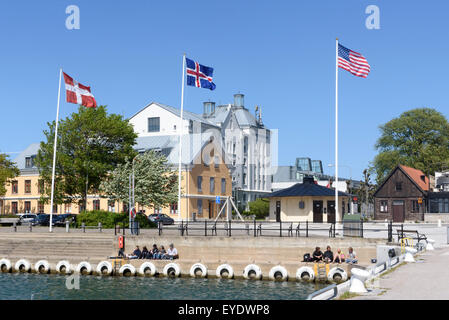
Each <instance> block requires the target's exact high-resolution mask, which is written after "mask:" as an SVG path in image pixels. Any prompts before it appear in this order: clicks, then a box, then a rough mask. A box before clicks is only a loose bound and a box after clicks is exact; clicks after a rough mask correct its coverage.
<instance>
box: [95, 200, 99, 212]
mask: <svg viewBox="0 0 449 320" xmlns="http://www.w3.org/2000/svg"><path fill="white" fill-rule="evenodd" d="M93 203H94V210H100V200H94V201H93Z"/></svg>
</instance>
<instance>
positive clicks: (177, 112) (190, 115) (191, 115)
mask: <svg viewBox="0 0 449 320" xmlns="http://www.w3.org/2000/svg"><path fill="white" fill-rule="evenodd" d="M151 105H157V106H158V107H160V108H162V109H164V110H167V111H169V112H171V113H173V114H174V115H176V116H178V117H181V110H179V109H176V108H174V107H171V106H168V105H165V104H162V103H159V102H151V103H150V104H148V105H146V106H145V107H144V108H142V109H141V110H140V111H138V112H137V113H135V114H134V115H133V116H132V117H130V118H129V119H128V120H131V119H132V118H134V117H135V116H137V115H138V114H139V113H141V112H142V111H143V110H145V109H146V108H148V107H150V106H151ZM182 118H183V119H184V120H192V121H198V122H202V123H205V124H208V125H210V126H214V127H217V125H216V124H214V123H212V122H211V121H209V120H207V119H205V118H203V117H202V116H200V115H198V114H196V113H193V112H190V111H186V110H185V109H184V110H183V113H182ZM217 128H218V127H217Z"/></svg>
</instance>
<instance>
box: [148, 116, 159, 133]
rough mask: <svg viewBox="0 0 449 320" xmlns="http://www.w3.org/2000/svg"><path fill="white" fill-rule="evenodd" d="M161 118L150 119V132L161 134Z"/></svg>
mask: <svg viewBox="0 0 449 320" xmlns="http://www.w3.org/2000/svg"><path fill="white" fill-rule="evenodd" d="M160 129H161V128H160V118H159V117H155V118H148V132H159V131H160Z"/></svg>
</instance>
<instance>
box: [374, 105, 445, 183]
mask: <svg viewBox="0 0 449 320" xmlns="http://www.w3.org/2000/svg"><path fill="white" fill-rule="evenodd" d="M380 130H381V137H380V138H379V139H378V140H377V143H376V145H375V147H376V149H377V150H378V151H379V154H378V155H377V156H376V157H375V158H374V163H373V164H374V170H375V173H376V175H377V178H376V180H377V183H378V184H379V183H381V182H382V181H383V179H384V178H385V177H386V175H388V173H389V172H390V171H391V170H392V169H393V168H394V167H395V166H397V165H398V164H403V165H406V166H410V167H413V168H416V169H419V170H421V171H423V172H424V173H425V174H426V175H429V174H434V172H435V171H439V170H441V169H444V168H447V167H448V166H449V123H448V121H447V119H446V118H445V117H444V116H443V115H442V114H441V113H440V112H438V111H436V110H434V109H430V108H420V109H413V110H410V111H406V112H404V113H402V114H401V115H400V117H398V118H394V119H393V120H390V121H389V122H387V123H386V124H384V125H381V126H380Z"/></svg>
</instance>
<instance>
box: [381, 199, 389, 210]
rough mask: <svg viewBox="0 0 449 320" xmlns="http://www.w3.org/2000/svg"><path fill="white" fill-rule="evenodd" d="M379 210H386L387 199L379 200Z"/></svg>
mask: <svg viewBox="0 0 449 320" xmlns="http://www.w3.org/2000/svg"><path fill="white" fill-rule="evenodd" d="M380 212H388V201H380Z"/></svg>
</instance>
